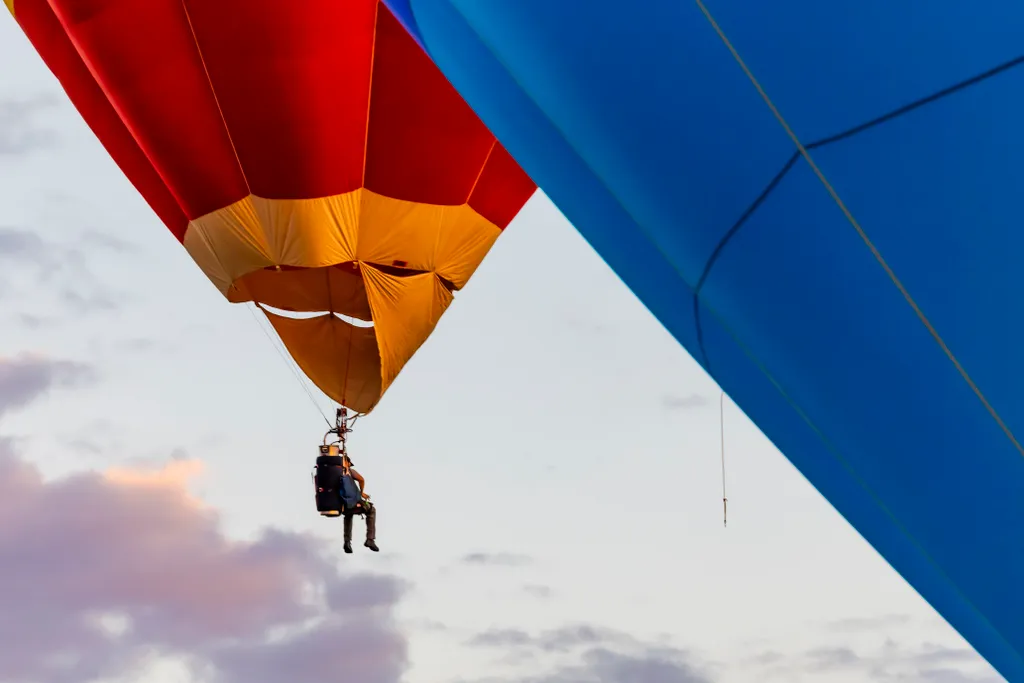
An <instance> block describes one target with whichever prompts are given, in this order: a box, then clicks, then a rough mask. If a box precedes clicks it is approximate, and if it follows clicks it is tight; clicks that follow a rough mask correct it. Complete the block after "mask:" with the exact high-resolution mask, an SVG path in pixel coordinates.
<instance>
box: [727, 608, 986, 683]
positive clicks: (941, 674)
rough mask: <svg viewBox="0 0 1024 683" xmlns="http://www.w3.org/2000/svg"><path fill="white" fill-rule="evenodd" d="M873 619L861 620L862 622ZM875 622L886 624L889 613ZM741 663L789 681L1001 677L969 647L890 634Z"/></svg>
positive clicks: (916, 682) (885, 682)
mask: <svg viewBox="0 0 1024 683" xmlns="http://www.w3.org/2000/svg"><path fill="white" fill-rule="evenodd" d="M869 621H874V620H873V619H872V620H863V622H862V623H864V624H866V623H868V622H869ZM877 621H879V622H883V623H890V622H891V621H893V618H892V617H890V616H882V617H878V618H877ZM742 665H743V666H748V667H753V668H755V669H759V670H760V671H759V675H758V678H761V679H777V680H785V681H788V680H793V679H795V678H800V677H801V675H802V674H809V675H812V676H813V677H815V678H819V677H823V676H827V675H828V674H848V675H855V676H857V678H858V679H859V680H863V681H877V682H878V683H910V682H913V683H997V682H998V681H1002V680H1003V679H1002V678H1001V677H1000V676H999V675H998V674H997V673H996V672H995V671H994V670H993V669H992V667H991V666H990V665H989V664H988V663H987V662H985V660H983V659H982V658H981V657H980V656H979V655H978V654H977V653H976V652H975V651H974V650H971V649H970V648H967V647H950V646H947V645H938V644H935V643H928V642H924V643H917V644H905V643H900V642H897V641H895V640H893V639H891V638H889V639H886V640H885V641H884V642H883V643H882V644H881V645H880V646H876V647H854V646H849V645H840V646H833V645H825V646H819V647H815V648H811V649H808V650H805V651H803V652H800V653H797V654H792V655H784V654H782V653H780V652H779V651H778V648H776V649H775V650H772V651H769V652H765V653H762V654H760V655H755V656H753V657H749V658H747V659H746V660H744V661H743V662H742Z"/></svg>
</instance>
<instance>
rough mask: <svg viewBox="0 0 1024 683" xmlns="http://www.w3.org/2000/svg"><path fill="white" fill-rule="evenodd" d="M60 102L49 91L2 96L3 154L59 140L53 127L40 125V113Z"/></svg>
mask: <svg viewBox="0 0 1024 683" xmlns="http://www.w3.org/2000/svg"><path fill="white" fill-rule="evenodd" d="M56 103H57V99H56V98H55V97H52V96H50V95H39V96H36V97H31V98H28V99H21V100H14V99H3V100H0V157H5V156H23V155H25V154H29V153H31V152H34V151H36V150H38V149H42V148H45V147H50V146H52V145H53V144H54V143H55V142H56V139H57V137H56V135H55V134H54V132H53V130H51V129H47V128H41V127H40V126H39V125H38V121H37V119H38V114H39V113H40V112H41V111H44V110H46V109H48V108H50V107H52V106H54V105H55V104H56Z"/></svg>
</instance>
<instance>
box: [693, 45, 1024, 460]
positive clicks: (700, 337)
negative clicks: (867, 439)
mask: <svg viewBox="0 0 1024 683" xmlns="http://www.w3.org/2000/svg"><path fill="white" fill-rule="evenodd" d="M1021 64H1024V55H1021V56H1019V57H1016V58H1014V59H1011V60H1009V61H1007V62H1004V63H1002V64H1000V65H999V66H996V67H993V68H991V69H989V70H988V71H984V72H982V73H980V74H978V75H976V76H972V77H971V78H968V79H966V80H963V81H960V82H959V83H956V84H954V85H951V86H949V87H948V88H943V89H942V90H939V91H938V92H934V93H932V94H931V95H927V96H925V97H922V98H921V99H919V100H914V101H913V102H911V103H909V104H905V105H903V106H902V107H899V108H898V109H894V110H892V111H891V112H888V113H886V114H882V115H881V116H878V117H876V118H874V119H871V120H870V121H867V122H865V123H862V124H859V125H857V126H854V127H852V128H849V129H847V130H844V131H842V132H841V133H836V134H835V135H831V136H829V137H827V138H822V139H821V140H817V141H816V142H812V143H811V144H809V145H807V146H806V147H805V149H806V150H808V151H810V150H812V149H817V148H819V147H824V146H826V145H830V144H832V143H834V142H839V141H840V140H845V139H847V138H850V137H853V136H854V135H857V134H858V133H862V132H864V131H866V130H869V129H871V128H874V127H876V126H879V125H881V124H883V123H886V122H888V121H891V120H893V119H895V118H898V117H900V116H903V115H904V114H907V113H909V112H912V111H914V110H915V109H920V108H921V107H923V106H925V105H926V104H931V103H932V102H935V101H937V100H941V99H943V98H945V97H947V96H949V95H952V94H954V93H956V92H959V91H961V90H964V89H966V88H969V87H970V86H972V85H977V84H978V83H981V82H983V81H986V80H988V79H989V78H992V77H993V76H997V75H999V74H1001V73H1003V72H1004V71H1009V70H1010V69H1012V68H1014V67H1016V66H1020V65H1021ZM799 158H800V152H799V150H798V151H796V152H793V155H792V156H791V157H790V158H789V160H788V161H787V162H786V163H785V165H784V166H783V167H782V170H780V171H779V172H778V173H777V174H776V175H775V177H774V178H772V180H771V182H770V183H768V185H766V186H765V188H764V190H763V191H762V192H761V194H760V195H758V197H757V199H755V200H754V201H753V203H751V205H750V206H749V207H747V210H746V211H744V212H743V215H741V216H740V217H739V219H738V220H737V221H736V222H735V223H733V225H732V227H730V228H729V230H728V231H726V233H725V234H724V235H723V236H722V238H721V239H720V240H719V241H718V244H717V245H716V246H715V248H714V250H713V251H712V252H711V256H709V257H708V260H707V262H706V263H705V265H704V270H703V272H701V274H700V278H699V279H698V280H697V286H696V287H695V288H694V293H693V311H694V318H695V320H696V323H697V343H698V346H699V347H700V351H701V356H702V357H703V360H704V365H705V366H708V364H709V361H708V355H707V351H706V350H705V349H704V334H703V331H702V329H701V324H700V316H699V315H698V311H699V309H700V290H701V289H702V288H703V287H704V283H705V282H706V281H707V279H708V276H709V275H710V274H711V269H712V268H713V267H714V265H715V262H716V261H718V257H719V256H721V254H722V250H723V249H725V246H726V245H727V244H728V243H729V241H730V240H731V239H732V238H733V237H734V236H735V235H736V233H737V232H738V231H739V229H740V228H741V227H743V225H744V224H745V223H746V222H747V220H748V219H749V218H750V217H751V216H752V215H753V214H754V212H755V211H756V210H757V209H758V207H760V206H761V204H763V203H764V201H765V200H766V199H767V198H768V195H769V194H771V193H772V191H773V190H774V189H775V188H776V187H777V186H778V185H779V183H781V182H782V179H783V178H784V177H785V176H786V174H788V173H789V171H790V169H792V168H793V165H794V164H795V163H796V162H797V160H798V159H799ZM1018 450H1019V449H1018Z"/></svg>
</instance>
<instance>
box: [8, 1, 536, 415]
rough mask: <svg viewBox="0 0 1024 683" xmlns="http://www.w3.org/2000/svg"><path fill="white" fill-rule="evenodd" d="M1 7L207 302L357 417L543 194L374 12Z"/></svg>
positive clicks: (231, 5)
mask: <svg viewBox="0 0 1024 683" xmlns="http://www.w3.org/2000/svg"><path fill="white" fill-rule="evenodd" d="M4 1H5V2H6V3H7V5H8V6H9V7H10V9H11V12H12V14H13V15H14V17H15V19H16V21H17V22H18V24H19V25H20V26H21V28H22V29H23V30H24V32H25V34H26V36H27V37H28V39H29V40H30V41H31V42H32V45H33V46H34V47H35V49H36V51H37V52H38V53H39V55H40V56H41V57H42V59H43V60H44V61H45V62H46V64H47V66H48V67H49V68H50V70H51V71H52V72H53V73H54V75H56V77H57V78H58V80H59V81H60V83H61V84H62V85H63V87H64V89H65V91H66V92H67V94H68V96H69V97H70V99H71V101H72V102H73V103H74V105H75V107H76V108H77V109H78V111H79V112H80V113H81V115H82V116H83V118H84V119H85V121H86V123H87V124H88V125H89V126H90V127H91V128H92V130H93V131H94V132H95V134H96V135H97V136H98V138H99V140H100V141H101V142H102V144H103V145H104V146H105V148H106V149H107V151H108V152H109V154H110V155H111V157H112V158H113V159H114V161H115V162H116V163H117V164H118V165H119V166H120V168H121V169H122V170H123V171H124V173H125V174H126V175H127V177H128V179H129V180H130V181H131V182H132V183H133V184H134V186H135V187H136V188H137V189H138V190H139V192H140V193H141V194H142V195H143V197H144V198H145V199H146V201H147V202H148V203H149V205H150V206H151V207H152V208H153V210H154V211H155V212H156V214H157V215H158V216H159V217H160V218H161V219H162V220H163V222H164V223H165V224H166V225H167V227H168V228H169V229H170V230H171V232H172V233H173V234H174V236H175V237H177V238H178V239H179V240H180V241H181V243H182V244H183V245H184V247H185V249H186V250H187V251H188V253H189V254H190V255H191V256H192V258H193V259H194V260H195V262H196V264H197V265H198V266H199V267H200V268H201V269H202V271H203V272H204V273H205V274H206V275H207V277H209V279H210V280H211V281H212V282H213V284H214V285H215V286H216V287H217V289H219V290H220V291H221V293H222V294H223V295H224V296H225V297H227V299H228V300H229V301H232V302H248V301H254V302H257V303H258V304H261V308H262V305H265V306H267V307H271V308H274V309H278V310H279V311H281V312H282V313H277V312H271V311H268V310H266V308H263V310H264V313H265V314H266V315H267V317H268V318H269V320H270V322H271V323H272V324H273V326H274V328H275V329H276V331H277V333H278V335H279V336H280V337H281V339H282V341H283V342H284V344H285V346H286V347H287V348H288V350H289V352H290V353H291V354H292V357H293V358H294V359H295V361H296V362H297V363H298V364H299V366H300V367H301V368H302V370H303V371H304V372H305V373H306V375H307V376H308V377H309V378H310V379H311V380H312V381H313V382H314V383H315V384H316V385H317V386H318V387H319V388H320V389H321V390H322V391H323V392H324V393H325V394H327V395H328V396H330V397H331V398H332V399H334V400H335V401H337V402H338V403H340V404H342V405H344V406H347V407H349V408H351V409H353V410H355V411H357V412H361V413H366V412H369V411H370V410H371V409H372V408H373V407H374V406H375V405H376V404H377V402H378V401H379V400H380V398H381V396H382V395H383V393H384V392H385V391H386V390H387V388H388V386H389V385H390V384H391V383H392V382H393V381H394V379H395V377H396V375H397V374H398V373H399V371H400V370H401V369H402V367H403V366H404V365H405V364H406V362H408V360H409V359H410V358H411V357H412V355H413V353H415V351H416V350H417V349H418V348H419V347H420V345H421V344H422V343H423V342H424V341H425V340H426V338H427V337H428V336H429V335H430V333H431V332H432V331H433V329H434V327H435V325H436V324H437V322H438V320H439V318H440V317H441V315H442V314H443V313H444V311H445V309H446V308H447V307H448V305H449V304H450V303H451V301H452V296H453V294H452V293H453V292H454V291H455V290H458V289H459V288H461V287H463V286H464V285H465V284H466V282H467V280H468V279H469V277H470V276H471V275H472V274H473V272H474V270H475V269H476V267H477V266H478V265H479V264H480V262H481V260H482V259H483V257H484V256H485V255H486V254H487V252H488V250H489V249H490V248H491V246H492V245H493V244H494V242H495V240H496V239H497V238H498V236H499V235H500V234H501V231H502V229H504V227H505V226H506V225H507V224H508V223H509V222H510V221H511V220H512V218H513V217H515V215H516V214H517V213H518V211H519V209H520V208H521V207H522V206H523V204H524V203H525V202H526V201H527V200H528V199H529V197H530V196H531V195H532V194H533V192H534V190H535V189H536V186H535V185H534V183H533V182H532V181H531V180H530V179H529V178H528V177H527V175H526V174H525V173H524V172H523V171H522V170H521V169H520V168H519V166H518V165H517V164H516V163H515V162H514V161H513V160H512V158H511V157H510V156H509V154H508V153H507V152H506V151H505V149H504V148H503V147H502V146H501V145H500V144H498V142H497V141H496V140H495V138H494V136H493V135H491V133H490V132H489V131H488V130H487V129H486V128H485V127H484V125H483V124H482V123H481V122H480V120H479V119H478V118H477V117H476V115H475V114H474V113H473V111H472V110H471V109H470V108H469V107H468V106H467V105H466V104H465V102H464V101H463V100H462V98H461V97H460V96H459V95H458V93H457V92H456V91H455V89H454V88H453V87H452V86H451V85H450V84H449V83H448V81H447V80H446V79H445V77H444V76H443V75H442V74H441V73H440V71H438V69H437V67H435V66H434V64H433V62H432V61H431V60H430V58H429V57H428V56H427V55H426V54H425V53H424V52H423V51H422V50H421V49H420V47H419V46H418V45H417V44H416V43H415V42H414V41H413V39H412V38H411V37H410V36H409V35H408V34H407V33H406V31H405V29H404V28H402V26H401V25H400V24H399V23H398V21H397V20H396V19H395V18H394V17H393V16H392V15H391V14H390V12H389V10H388V9H387V8H386V7H385V6H384V5H383V4H382V3H381V2H379V0H4ZM283 311H296V312H313V313H322V314H321V315H315V316H313V317H308V316H306V317H292V316H288V315H284V314H283ZM339 316H348V317H349V318H353V319H358V320H362V321H372V325H358V326H357V325H353V324H351V323H349V322H347V321H346V320H344V319H343V318H342V317H339Z"/></svg>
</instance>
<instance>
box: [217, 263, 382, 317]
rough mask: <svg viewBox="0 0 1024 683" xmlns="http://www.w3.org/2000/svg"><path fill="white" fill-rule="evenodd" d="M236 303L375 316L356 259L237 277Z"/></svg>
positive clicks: (233, 293) (232, 298)
mask: <svg viewBox="0 0 1024 683" xmlns="http://www.w3.org/2000/svg"><path fill="white" fill-rule="evenodd" d="M228 298H229V300H230V301H232V302H235V303H238V302H243V301H259V302H260V303H263V304H266V305H268V306H272V307H274V308H279V309H281V310H284V311H303V312H310V313H313V312H317V311H334V312H335V313H341V314H342V315H347V316H349V317H350V318H358V319H359V320H372V319H373V318H372V316H371V313H370V302H369V301H368V300H367V298H366V287H365V285H364V284H363V276H362V274H361V273H360V272H359V267H358V266H357V265H356V264H354V263H345V264H342V265H338V266H327V267H324V268H283V269H273V268H264V269H261V270H257V271H254V272H252V273H249V274H248V275H245V276H243V277H242V278H241V279H239V280H236V281H235V284H234V287H232V288H231V291H230V292H229V297H228Z"/></svg>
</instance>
